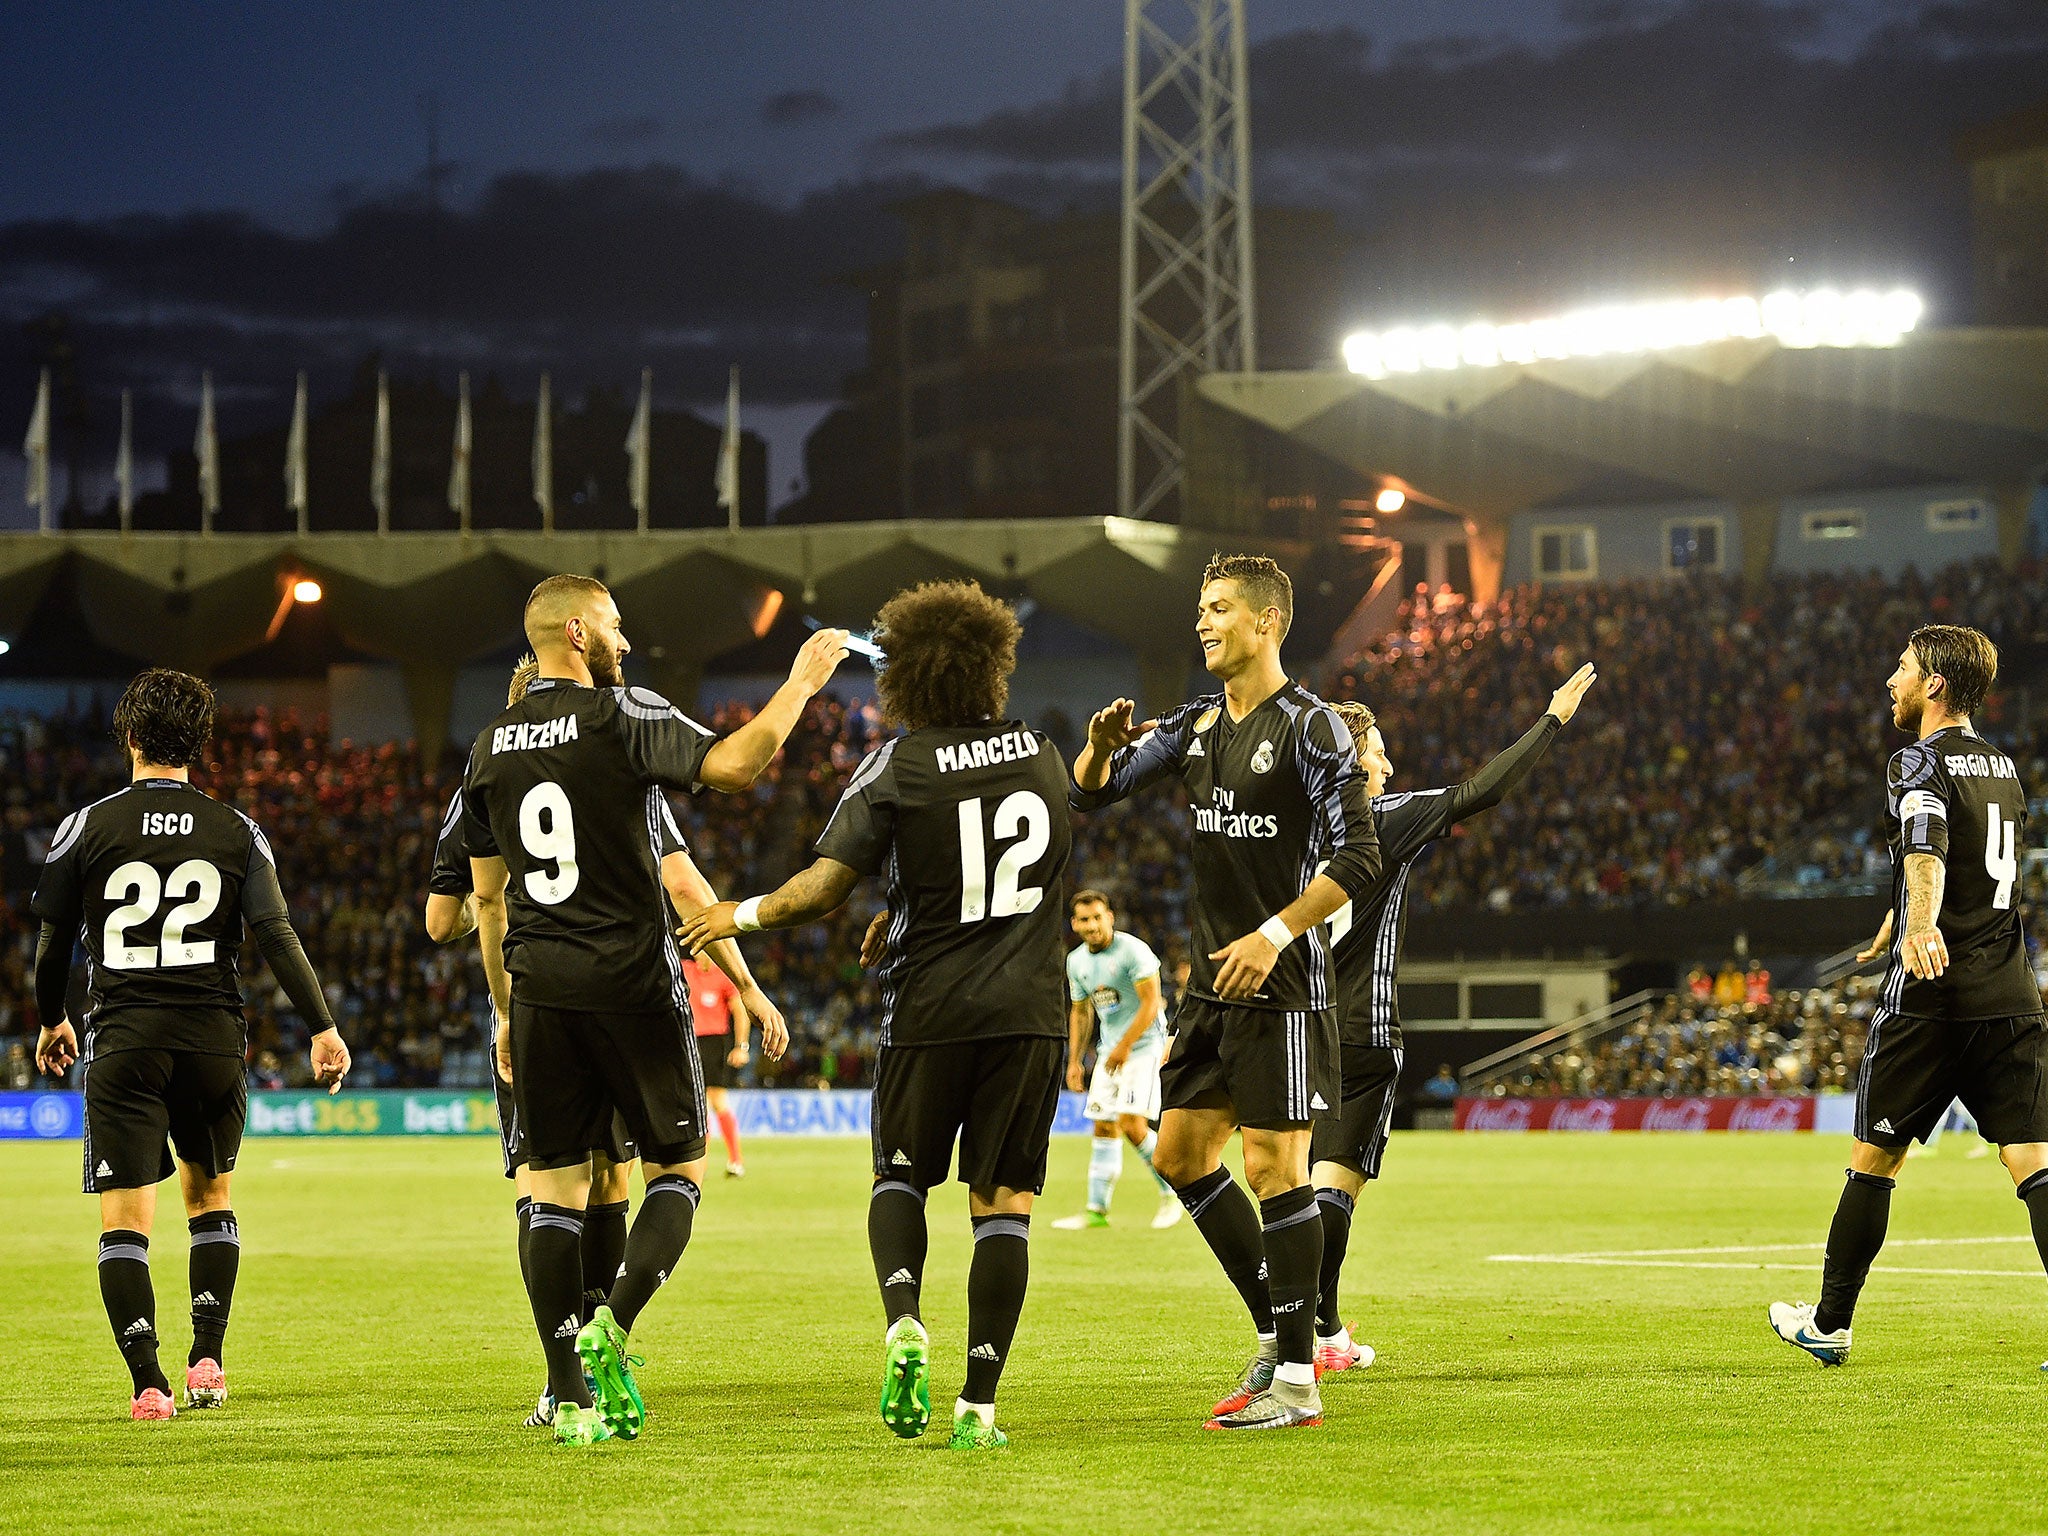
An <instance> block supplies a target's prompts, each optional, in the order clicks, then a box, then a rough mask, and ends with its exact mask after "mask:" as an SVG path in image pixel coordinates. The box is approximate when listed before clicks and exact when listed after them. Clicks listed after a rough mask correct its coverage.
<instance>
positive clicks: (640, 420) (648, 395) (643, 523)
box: [626, 368, 654, 533]
mask: <svg viewBox="0 0 2048 1536" xmlns="http://www.w3.org/2000/svg"><path fill="white" fill-rule="evenodd" d="M653 437H654V370H653V369H652V368H642V369H641V370H640V404H639V407H638V408H637V409H636V410H635V411H634V412H633V430H632V431H630V432H628V433H627V434H626V481H627V489H626V494H627V496H628V497H629V498H630V499H631V501H632V503H633V511H634V513H635V514H636V515H637V517H638V518H639V527H640V531H641V532H642V533H645V532H646V531H647V487H648V460H649V457H650V451H651V449H652V448H653V446H654V443H653Z"/></svg>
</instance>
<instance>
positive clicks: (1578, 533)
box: [1535, 523, 1600, 578]
mask: <svg viewBox="0 0 2048 1536" xmlns="http://www.w3.org/2000/svg"><path fill="white" fill-rule="evenodd" d="M1535 539H1536V573H1537V575H1539V576H1548V577H1553V578H1557V577H1592V576H1597V575H1599V574H1600V566H1599V556H1598V553H1597V545H1596V543H1595V540H1594V537H1593V529H1592V527H1591V525H1589V524H1585V523H1574V524H1571V525H1569V526H1562V527H1551V528H1538V529H1537V530H1536V531H1535Z"/></svg>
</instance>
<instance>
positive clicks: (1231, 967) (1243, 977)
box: [1209, 933, 1280, 1003]
mask: <svg viewBox="0 0 2048 1536" xmlns="http://www.w3.org/2000/svg"><path fill="white" fill-rule="evenodd" d="M1209 958H1210V959H1211V960H1221V961H1222V962H1223V963H1222V964H1221V965H1219V966H1217V967H1216V995H1217V996H1218V997H1220V998H1222V999H1223V1000H1224V1001H1225V1002H1231V1003H1241V1002H1243V1001H1244V1000H1245V999H1246V998H1248V997H1251V996H1252V995H1253V994H1255V993H1256V992H1257V991H1258V990H1259V988H1261V987H1263V986H1264V985H1265V984H1266V978H1267V977H1268V976H1270V975H1272V974H1273V967H1274V966H1275V965H1276V964H1278V963H1279V960H1280V951H1279V950H1277V949H1275V948H1274V947H1273V941H1272V940H1271V939H1269V938H1267V937H1266V936H1265V935H1264V934H1263V933H1248V934H1246V935H1245V936H1244V937H1243V938H1241V939H1233V940H1232V941H1231V942H1230V943H1229V944H1227V945H1225V946H1224V947H1223V948H1222V949H1219V950H1214V951H1212V952H1211V953H1210V955H1209Z"/></svg>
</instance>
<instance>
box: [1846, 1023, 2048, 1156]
mask: <svg viewBox="0 0 2048 1536" xmlns="http://www.w3.org/2000/svg"><path fill="white" fill-rule="evenodd" d="M1956 1099H1961V1100H1962V1101H1963V1108H1965V1109H1967V1110H1968V1111H1969V1112H1970V1114H1971V1115H1972V1116H1973V1117H1974V1118H1975V1119H1976V1122H1977V1129H1978V1131H1980V1132H1981V1133H1982V1134H1983V1137H1984V1139H1985V1140H1986V1141H1989V1142H1994V1143H1996V1144H1997V1145H1999V1146H2002V1147H2004V1146H2013V1145H2015V1144H2018V1143H2022V1142H2030V1141H2048V1019H2044V1018H2043V1017H2042V1015H2040V1014H2038V1013H2029V1014H2020V1015H2018V1016H2017V1017H2014V1018H2005V1019H1978V1020H1975V1021H1973V1022H1970V1023H1962V1024H1955V1023H1950V1022H1949V1021H1947V1020H1946V1019H1922V1018H1913V1017H1909V1016H1908V1015H1905V1014H1898V1013H1891V1012H1889V1011H1887V1010H1885V1009H1883V1008H1880V1009H1878V1010H1877V1012H1876V1013H1874V1014H1872V1015H1871V1018H1870V1033H1869V1035H1868V1037H1867V1038H1866V1039H1865V1041H1864V1044H1863V1066H1862V1068H1861V1069H1860V1070H1859V1071H1858V1072H1857V1075H1856V1139H1857V1140H1858V1141H1864V1142H1869V1143H1870V1144H1871V1145H1873V1146H1879V1147H1903V1146H1905V1145H1906V1144H1907V1143H1908V1142H1913V1141H1925V1140H1926V1139H1927V1138H1928V1137H1929V1136H1931V1135H1933V1134H1934V1127H1935V1125H1936V1124H1937V1123H1938V1122H1939V1121H1940V1119H1941V1117H1942V1115H1943V1114H1944V1113H1945V1112H1946V1111H1947V1109H1948V1107H1949V1104H1950V1103H1951V1102H1952V1101H1953V1100H1956Z"/></svg>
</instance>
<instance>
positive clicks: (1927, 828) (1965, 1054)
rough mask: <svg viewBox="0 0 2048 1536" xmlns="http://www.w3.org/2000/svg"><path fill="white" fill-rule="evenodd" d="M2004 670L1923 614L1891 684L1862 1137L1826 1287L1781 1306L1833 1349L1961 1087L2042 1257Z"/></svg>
mask: <svg viewBox="0 0 2048 1536" xmlns="http://www.w3.org/2000/svg"><path fill="white" fill-rule="evenodd" d="M1997 676H1998V649H1997V647H1995V646H1994V645H1993V644H1992V643H1991V642H1990V640H1988V639H1987V638H1985V637H1984V636H1983V635H1981V634H1979V633H1978V632H1977V631H1976V630H1974V629H1966V628H1963V627H1961V626H1959V625H1954V624H1929V625H1926V626H1924V627H1923V628H1920V629H1916V630H1915V631H1913V635H1912V638H1911V640H1910V641H1909V642H1908V643H1907V645H1906V649H1905V650H1904V651H1902V652H1901V653H1900V655H1899V665H1898V669H1897V670H1896V671H1894V672H1893V673H1892V675H1891V678H1890V681H1889V682H1887V684H1886V685H1885V686H1886V689H1887V691H1888V692H1889V693H1890V694H1891V699H1892V724H1894V725H1896V726H1897V727H1898V728H1899V729H1900V730H1902V731H1905V732H1907V733H1908V734H1910V735H1911V736H1913V737H1914V738H1915V739H1914V741H1913V743H1912V744H1911V745H1910V746H1906V747H1902V748H1900V749H1899V751H1897V752H1895V753H1894V754H1893V755H1892V760H1891V767H1890V771H1889V773H1888V775H1887V787H1886V799H1885V830H1886V833H1887V835H1888V837H1889V838H1890V841H1891V848H1892V905H1891V910H1890V911H1888V912H1886V913H1885V918H1884V924H1883V926H1882V927H1881V928H1880V929H1879V930H1878V934H1877V937H1876V938H1875V939H1874V940H1872V941H1871V944H1870V947H1869V948H1868V949H1866V950H1864V951H1863V955H1862V958H1865V959H1875V958H1876V957H1877V956H1878V955H1879V954H1882V953H1885V952H1886V951H1887V950H1889V952H1890V956H1891V963H1890V966H1889V967H1888V969H1887V970H1886V971H1885V977H1884V983H1883V986H1882V987H1881V989H1880V991H1879V994H1878V1005H1877V1008H1876V1011H1875V1012H1873V1013H1872V1014H1871V1016H1870V1032H1869V1035H1868V1036H1867V1038H1866V1039H1865V1041H1864V1045H1863V1066H1862V1068H1861V1070H1860V1071H1859V1072H1858V1074H1857V1078H1856V1140H1855V1144H1854V1145H1853V1147H1852V1148H1851V1149H1850V1153H1849V1168H1848V1182H1847V1184H1846V1185H1845V1186H1844V1188H1843V1190H1842V1198H1841V1202H1840V1204H1839V1205H1837V1206H1836V1208H1835V1219H1834V1223H1833V1225H1832V1226H1830V1227H1829V1228H1828V1243H1827V1260H1826V1263H1825V1265H1824V1266H1823V1268H1822V1270H1821V1283H1820V1301H1819V1303H1818V1304H1817V1305H1809V1304H1807V1303H1804V1302H1783V1301H1779V1302H1773V1303H1772V1304H1771V1307H1770V1324H1771V1328H1772V1330H1773V1331H1774V1332H1775V1333H1776V1334H1777V1335H1778V1337H1779V1338H1781V1339H1783V1340H1784V1341H1785V1342H1786V1343H1788V1344H1791V1345H1793V1346H1794V1347H1796V1348H1799V1349H1803V1350H1805V1351H1806V1352H1807V1353H1808V1354H1809V1355H1812V1356H1813V1357H1814V1358H1815V1359H1816V1360H1818V1361H1820V1363H1821V1364H1822V1365H1842V1364H1844V1363H1846V1362H1847V1360H1848V1358H1849V1330H1850V1323H1851V1320H1852V1318H1853V1317H1854V1316H1855V1312H1856V1298H1857V1296H1858V1295H1859V1294H1860V1293H1861V1292H1862V1290H1863V1282H1864V1279H1865V1277H1866V1276H1867V1275H1868V1274H1869V1273H1870V1266H1871V1264H1872V1263H1873V1262H1874V1261H1875V1260H1876V1258H1877V1254H1878V1250H1879V1249H1880V1248H1881V1247H1883V1246H1884V1234H1885V1226H1886V1224H1887V1222H1888V1220H1889V1218H1890V1215H1891V1201H1892V1189H1893V1188H1894V1186H1895V1184H1896V1182H1897V1180H1898V1176H1899V1170H1900V1169H1901V1168H1903V1167H1904V1166H1905V1163H1906V1150H1907V1148H1908V1147H1909V1146H1911V1144H1912V1143H1913V1142H1914V1141H1916V1140H1918V1141H1923V1142H1924V1141H1925V1140H1926V1139H1927V1137H1928V1135H1929V1134H1930V1133H1931V1132H1932V1131H1933V1129H1934V1127H1935V1125H1936V1123H1937V1122H1938V1121H1939V1120H1940V1119H1941V1117H1942V1116H1943V1115H1944V1114H1945V1113H1946V1112H1947V1110H1948V1106H1949V1103H1950V1101H1951V1100H1954V1099H1958V1098H1959V1099H1961V1100H1962V1101H1963V1107H1964V1108H1965V1109H1967V1110H1969V1111H1970V1113H1971V1114H1973V1115H1974V1116H1976V1119H1977V1125H1978V1128H1979V1129H1980V1130H1981V1131H1982V1132H1983V1134H1984V1139H1985V1140H1986V1141H1989V1142H1993V1143H1995V1144H1996V1145H1997V1147H1998V1155H1999V1158H2000V1159H2001V1160H2002V1161H2003V1162H2004V1164H2005V1167H2006V1171H2007V1172H2008V1173H2010V1174H2011V1175H2012V1180H2013V1183H2014V1184H2015V1185H2016V1186H2017V1187H2018V1190H2019V1197H2020V1199H2021V1200H2022V1201H2023V1202H2025V1204H2026V1207H2027V1215H2028V1218H2029V1220H2030V1221H2031V1223H2032V1226H2033V1231H2034V1244H2035V1246H2036V1247H2037V1248H2038V1249H2039V1250H2040V1252H2041V1258H2042V1262H2043V1264H2044V1265H2048V1021H2044V1020H2043V1018H2042V1010H2041V994H2040V991H2039V990H2038V989H2037V988H2036V986H2035V984H2034V975H2033V972H2032V970H2031V969H2030V968H2029V967H2028V965H2027V941H2026V933H2025V929H2024V925H2023V924H2022V923H2021V921H2020V914H2019V909H2018V905H2017V902H2016V900H2015V896H2016V893H2017V888H2018V883H2019V860H2020V854H2021V851H2022V849H2023V848H2024V836H2023V835H2024V832H2025V829H2026V819H2027V794H2026V789H2025V787H2024V786H2022V785H2021V783H2020V781H2019V776H2018V775H2017V773H2015V771H2014V769H2013V764H2012V759H2011V758H2009V757H2007V756H2006V755H2005V754H2004V753H2002V752H1999V751H1997V750H1996V749H1995V748H1993V747H1992V746H1990V745H1989V744H1988V743H1987V742H1986V741H1985V740H1984V739H1983V738H1982V737H1981V736H1979V735H1978V734H1977V733H1976V731H1975V729H1974V728H1973V727H1972V726H1971V724H1970V717H1971V716H1972V715H1974V714H1975V713H1976V712H1977V710H1978V708H1979V707H1981V706H1982V704H1983V702H1984V696H1985V695H1986V694H1987V693H1989V692H1990V691H1991V684H1992V682H1993V681H1994V680H1995V679H1996V678H1997Z"/></svg>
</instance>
